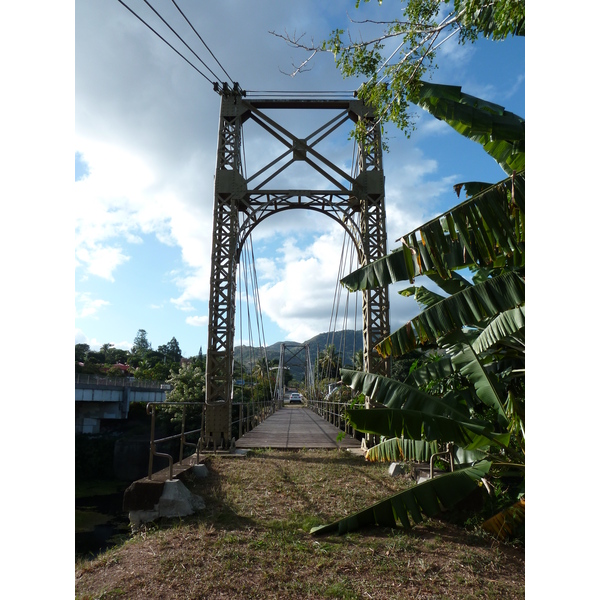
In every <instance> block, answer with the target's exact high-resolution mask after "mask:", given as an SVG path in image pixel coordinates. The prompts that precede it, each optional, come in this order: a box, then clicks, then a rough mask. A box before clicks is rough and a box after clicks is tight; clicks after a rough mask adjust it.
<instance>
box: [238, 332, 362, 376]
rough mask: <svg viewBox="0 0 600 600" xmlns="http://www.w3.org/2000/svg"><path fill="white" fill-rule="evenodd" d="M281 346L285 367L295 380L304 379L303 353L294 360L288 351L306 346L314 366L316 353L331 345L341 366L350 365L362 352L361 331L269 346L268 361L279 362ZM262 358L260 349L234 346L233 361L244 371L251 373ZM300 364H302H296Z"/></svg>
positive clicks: (318, 336)
mask: <svg viewBox="0 0 600 600" xmlns="http://www.w3.org/2000/svg"><path fill="white" fill-rule="evenodd" d="M281 344H285V345H286V356H285V358H286V366H287V367H289V369H290V371H291V372H292V374H293V375H294V378H295V379H298V380H303V379H304V364H303V361H304V353H302V354H301V356H300V357H298V358H296V359H295V360H294V359H292V358H291V356H290V349H292V350H293V348H294V347H301V346H304V345H308V349H309V353H310V361H311V364H313V365H314V364H315V361H316V358H317V353H318V352H322V351H323V350H324V349H325V348H326V347H327V346H328V345H331V344H333V345H334V346H335V349H336V351H337V352H338V353H339V354H340V357H341V366H346V365H351V364H352V356H353V354H354V353H355V352H357V351H362V347H363V343H362V331H352V330H349V329H347V330H344V331H338V332H335V333H334V334H332V333H319V334H318V335H316V336H315V337H313V338H311V339H310V340H306V341H305V342H293V341H281V342H276V343H275V344H271V345H270V346H267V348H266V354H267V360H268V361H277V362H278V361H279V356H280V352H281ZM263 356H264V352H263V350H262V349H261V348H257V347H252V346H245V345H243V346H236V347H235V348H234V354H233V357H234V360H235V361H236V363H239V362H241V361H242V360H243V364H244V368H245V369H246V371H251V370H252V367H253V366H254V364H255V363H256V362H257V361H258V360H260V359H261V358H262V357H263ZM299 362H302V364H298V363H299Z"/></svg>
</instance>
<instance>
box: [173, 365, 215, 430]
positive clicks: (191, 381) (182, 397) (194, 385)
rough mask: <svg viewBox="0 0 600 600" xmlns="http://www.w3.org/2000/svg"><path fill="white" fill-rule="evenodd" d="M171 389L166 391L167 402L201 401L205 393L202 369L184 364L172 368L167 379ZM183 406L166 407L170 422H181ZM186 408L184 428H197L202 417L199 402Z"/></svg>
mask: <svg viewBox="0 0 600 600" xmlns="http://www.w3.org/2000/svg"><path fill="white" fill-rule="evenodd" d="M167 383H168V384H170V385H171V391H170V392H168V393H167V402H195V403H202V402H203V401H204V395H205V377H204V369H203V368H202V367H201V366H199V365H191V364H185V365H183V366H181V367H179V368H178V369H172V370H171V375H170V377H169V378H168V379H167ZM182 408H183V407H181V408H180V407H167V408H166V409H165V411H164V412H165V413H166V414H168V415H170V420H171V423H177V422H181V418H182V415H183V410H182ZM195 408H196V409H195V410H194V409H193V408H190V409H188V410H187V411H186V412H187V416H186V429H191V428H194V429H195V428H199V427H200V424H201V418H202V409H201V404H198V406H196V407H195Z"/></svg>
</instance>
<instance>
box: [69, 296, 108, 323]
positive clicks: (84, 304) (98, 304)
mask: <svg viewBox="0 0 600 600" xmlns="http://www.w3.org/2000/svg"><path fill="white" fill-rule="evenodd" d="M75 303H76V304H78V305H79V310H77V308H76V317H78V318H80V319H83V318H85V317H95V316H96V315H97V313H98V312H99V311H100V310H101V309H102V308H103V307H105V306H109V305H110V302H108V301H107V300H101V299H100V298H96V299H93V298H91V296H90V294H88V293H79V292H75Z"/></svg>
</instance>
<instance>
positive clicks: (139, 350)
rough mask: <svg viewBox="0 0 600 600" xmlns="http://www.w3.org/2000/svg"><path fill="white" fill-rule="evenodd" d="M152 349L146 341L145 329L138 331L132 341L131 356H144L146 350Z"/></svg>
mask: <svg viewBox="0 0 600 600" xmlns="http://www.w3.org/2000/svg"><path fill="white" fill-rule="evenodd" d="M151 349H152V344H151V343H150V342H149V341H148V336H147V334H146V330H145V329H138V332H137V333H136V335H135V338H134V340H133V346H132V348H131V352H132V354H139V355H142V356H143V355H145V354H146V353H147V352H148V350H151Z"/></svg>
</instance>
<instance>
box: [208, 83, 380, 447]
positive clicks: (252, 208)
mask: <svg viewBox="0 0 600 600" xmlns="http://www.w3.org/2000/svg"><path fill="white" fill-rule="evenodd" d="M277 109H288V110H300V109H314V110H321V111H331V112H329V113H327V114H331V113H334V114H335V116H333V118H332V119H331V120H329V121H327V122H326V123H325V124H323V125H322V126H321V127H319V128H318V129H316V130H315V131H314V132H313V133H311V134H310V135H308V136H307V137H305V138H299V137H297V136H295V135H294V134H292V133H291V132H290V131H288V129H287V128H286V127H283V126H282V125H281V124H280V123H278V122H277V120H276V119H275V118H273V117H272V116H270V115H271V114H272V113H273V111H275V112H276V113H277ZM265 111H269V115H267V114H266V113H265ZM277 114H279V113H277ZM349 120H351V121H353V122H355V123H356V122H357V121H365V124H366V125H367V127H366V129H367V131H368V134H367V138H366V139H365V141H364V143H363V144H361V145H359V148H358V174H357V175H356V176H351V175H349V174H348V173H346V171H344V170H343V169H341V168H340V167H338V166H337V165H336V164H335V161H333V160H329V159H328V158H326V157H325V156H323V154H322V153H321V152H320V151H319V150H317V148H316V145H317V144H318V143H319V142H321V141H323V140H324V139H325V138H326V137H327V136H329V135H330V134H332V133H333V132H334V131H336V130H337V129H338V128H339V127H340V126H341V125H342V124H344V123H346V122H347V121H349ZM249 121H253V122H255V123H256V124H258V125H259V126H260V127H261V128H262V129H263V130H264V131H266V132H267V133H268V134H269V135H270V136H272V137H273V138H274V139H275V140H277V141H278V142H279V143H280V144H282V145H283V147H284V151H283V153H282V154H281V155H280V156H279V157H277V158H275V159H274V160H272V161H271V162H270V163H269V164H266V165H264V166H263V167H261V168H260V169H258V170H257V171H256V172H254V173H251V174H246V175H244V166H243V163H244V160H243V159H244V157H243V146H242V135H243V126H244V123H246V122H249ZM298 161H302V162H303V163H305V164H306V165H309V166H310V167H312V169H314V171H315V172H316V173H318V174H319V175H320V176H321V179H323V178H324V179H325V180H326V181H327V186H326V187H327V189H271V188H268V187H267V185H268V184H269V182H271V181H272V180H273V179H275V178H276V177H277V176H278V175H280V174H281V173H283V172H284V171H285V170H286V169H288V168H289V167H291V166H292V165H293V164H294V163H297V162H298ZM384 199H385V194H384V174H383V166H382V149H381V131H380V128H379V126H378V124H377V122H376V120H375V118H374V116H373V113H372V112H371V111H370V110H369V109H368V108H367V107H366V106H365V105H364V103H363V102H362V101H361V100H356V99H349V100H339V99H335V100H327V99H322V100H319V99H247V98H246V97H244V96H243V95H242V94H240V93H239V92H236V91H233V92H231V93H225V92H224V93H223V95H222V99H221V114H220V126H219V139H218V150H217V166H216V175H215V203H214V214H213V238H212V263H211V275H210V300H209V325H208V327H209V329H208V348H207V353H206V418H205V432H204V437H205V441H206V443H207V444H208V445H209V447H211V446H212V445H213V444H214V445H216V446H223V447H229V445H230V442H231V403H232V378H233V349H234V333H235V297H236V296H235V293H236V273H237V266H238V263H239V259H240V253H241V250H242V247H243V245H244V242H245V240H246V239H247V238H248V236H249V235H250V233H251V232H252V230H253V229H254V228H255V227H256V226H257V225H258V224H259V223H261V222H262V221H264V220H265V219H266V218H268V217H269V216H271V215H273V214H275V213H278V212H282V211H286V210H292V209H308V210H313V211H317V212H320V213H322V214H326V215H327V216H329V217H331V218H332V219H334V220H335V221H337V222H338V223H339V224H340V225H341V226H342V227H343V228H344V229H345V230H346V232H347V233H348V235H349V236H350V238H351V239H352V240H353V243H354V245H355V247H356V250H357V255H358V259H359V263H360V264H361V265H365V264H368V263H370V262H372V261H374V260H377V259H378V258H381V257H383V256H385V254H386V253H387V248H386V246H387V243H386V227H385V202H384ZM388 313H389V301H388V290H387V287H381V288H379V289H376V290H368V291H365V292H363V298H362V315H363V353H364V356H363V365H364V370H365V371H368V372H371V373H379V374H382V375H389V372H390V363H389V359H382V358H380V357H379V356H378V355H377V353H376V352H374V347H375V345H376V344H377V343H378V341H380V340H381V339H383V338H384V337H386V336H388V335H389V315H388Z"/></svg>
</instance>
